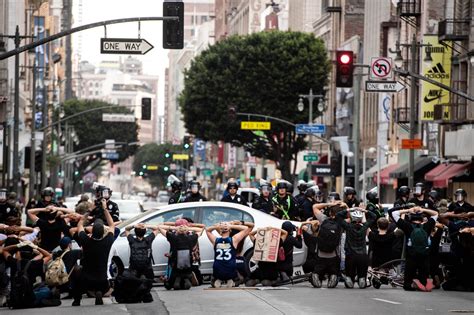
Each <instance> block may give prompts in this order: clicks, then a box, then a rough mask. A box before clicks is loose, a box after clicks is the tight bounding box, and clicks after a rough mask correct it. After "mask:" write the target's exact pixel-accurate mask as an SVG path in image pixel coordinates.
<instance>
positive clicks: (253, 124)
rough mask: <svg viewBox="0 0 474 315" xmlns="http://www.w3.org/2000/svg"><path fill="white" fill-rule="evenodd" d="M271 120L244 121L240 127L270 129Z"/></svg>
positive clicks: (243, 128)
mask: <svg viewBox="0 0 474 315" xmlns="http://www.w3.org/2000/svg"><path fill="white" fill-rule="evenodd" d="M270 128H271V122H269V121H242V122H241V123H240V129H242V130H270Z"/></svg>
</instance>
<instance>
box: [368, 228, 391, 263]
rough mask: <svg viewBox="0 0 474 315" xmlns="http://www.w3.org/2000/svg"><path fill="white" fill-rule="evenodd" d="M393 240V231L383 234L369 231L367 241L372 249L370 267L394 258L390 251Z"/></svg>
mask: <svg viewBox="0 0 474 315" xmlns="http://www.w3.org/2000/svg"><path fill="white" fill-rule="evenodd" d="M394 241H395V234H394V233H387V234H383V235H380V234H379V233H378V232H373V231H371V232H370V233H369V243H370V249H371V251H372V267H378V266H380V265H382V264H384V263H386V262H388V261H390V260H392V259H393V258H394V257H393V251H392V248H393V242H394Z"/></svg>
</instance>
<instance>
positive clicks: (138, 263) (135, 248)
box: [130, 239, 152, 270]
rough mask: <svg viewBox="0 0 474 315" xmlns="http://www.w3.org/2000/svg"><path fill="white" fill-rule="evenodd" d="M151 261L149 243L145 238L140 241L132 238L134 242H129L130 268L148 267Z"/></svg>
mask: <svg viewBox="0 0 474 315" xmlns="http://www.w3.org/2000/svg"><path fill="white" fill-rule="evenodd" d="M151 262H152V252H151V244H150V243H149V242H148V241H147V240H146V239H143V240H141V241H139V240H138V239H134V242H133V243H132V244H130V268H131V269H140V270H141V269H146V268H148V267H150V265H151Z"/></svg>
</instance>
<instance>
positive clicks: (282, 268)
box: [276, 221, 303, 281]
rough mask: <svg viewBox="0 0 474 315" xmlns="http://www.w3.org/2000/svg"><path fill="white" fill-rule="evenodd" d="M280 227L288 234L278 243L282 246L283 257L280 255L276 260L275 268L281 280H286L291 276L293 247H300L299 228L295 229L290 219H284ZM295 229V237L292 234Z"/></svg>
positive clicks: (301, 243) (301, 244) (301, 245)
mask: <svg viewBox="0 0 474 315" xmlns="http://www.w3.org/2000/svg"><path fill="white" fill-rule="evenodd" d="M281 229H282V230H284V231H286V232H287V233H288V236H287V237H286V238H285V240H284V241H283V242H282V243H281V244H280V247H282V248H283V252H284V257H280V259H279V260H278V261H277V266H276V267H277V269H278V271H279V273H280V279H281V281H288V280H289V279H290V277H292V276H293V249H294V248H302V247H303V242H302V239H301V229H297V228H296V226H294V225H293V223H291V222H290V221H285V222H283V223H282V225H281ZM295 231H297V235H296V237H295V236H293V234H294V233H295Z"/></svg>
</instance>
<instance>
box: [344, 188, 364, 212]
mask: <svg viewBox="0 0 474 315" xmlns="http://www.w3.org/2000/svg"><path fill="white" fill-rule="evenodd" d="M344 203H345V204H346V205H347V206H348V207H349V208H354V207H358V206H359V205H360V201H359V200H358V199H357V192H356V191H355V189H354V188H353V187H344Z"/></svg>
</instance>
